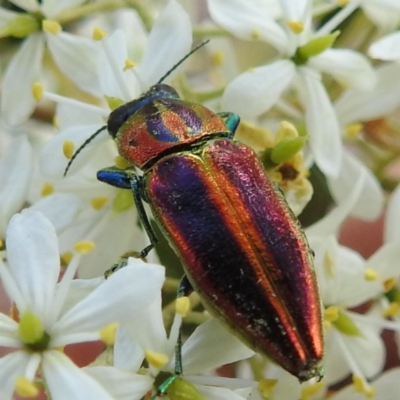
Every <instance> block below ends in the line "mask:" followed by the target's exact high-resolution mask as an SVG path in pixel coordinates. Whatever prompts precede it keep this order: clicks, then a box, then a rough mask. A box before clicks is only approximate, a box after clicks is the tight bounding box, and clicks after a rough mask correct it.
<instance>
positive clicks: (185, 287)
mask: <svg viewBox="0 0 400 400" xmlns="http://www.w3.org/2000/svg"><path fill="white" fill-rule="evenodd" d="M192 292H193V287H192V285H191V284H190V282H189V280H188V279H187V277H186V275H183V277H182V279H181V282H180V284H179V288H178V294H177V296H176V297H177V298H178V299H179V298H180V297H185V296H189V295H190V293H192ZM182 372H183V368H182V327H180V328H179V333H178V340H177V341H176V345H175V373H174V375H172V376H170V377H169V378H168V379H167V380H165V381H164V382H163V383H162V384H161V385H160V386H159V388H158V389H157V393H156V394H155V395H153V396H151V397H150V399H149V400H155V399H156V397H157V396H163V395H165V394H166V393H167V390H168V388H169V387H170V385H171V383H172V382H173V381H174V380H175V379H176V378H177V377H178V376H179V375H182Z"/></svg>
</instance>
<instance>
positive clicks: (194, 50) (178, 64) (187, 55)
mask: <svg viewBox="0 0 400 400" xmlns="http://www.w3.org/2000/svg"><path fill="white" fill-rule="evenodd" d="M209 41H210V40H206V41H205V42H202V43H200V44H199V45H198V46H196V47H195V48H194V49H193V50H192V51H190V52H189V53H187V54H186V56H185V57H183V58H181V59H180V60H179V61H178V62H177V63H176V64H175V65H174V66H173V67H172V68H171V69H170V70H169V71H168V72H167V73H166V74H165V75H164V76H163V77H161V79H160V80H159V81H158V82H157V84H159V83H162V81H163V80H164V79H165V78H167V77H168V76H169V75H170V74H171V73H172V72H173V71H175V70H176V69H177V68H178V67H179V66H180V65H181V64H182V63H183V62H184V61H185V60H186V59H187V58H189V57H190V56H191V55H192V54H193V53H195V52H196V51H197V50H199V49H200V48H202V47H203V46H205V45H206V44H207V43H208V42H209Z"/></svg>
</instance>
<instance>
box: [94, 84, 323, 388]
mask: <svg viewBox="0 0 400 400" xmlns="http://www.w3.org/2000/svg"><path fill="white" fill-rule="evenodd" d="M238 123H239V117H238V116H237V115H235V114H230V113H223V114H215V113H213V112H212V111H210V110H208V109H207V108H205V107H203V106H202V105H200V104H196V103H191V102H188V101H183V100H181V99H180V98H179V96H178V94H177V93H176V92H175V90H174V89H173V88H171V87H170V86H167V85H165V84H157V85H155V86H153V87H152V88H151V89H150V90H149V91H148V92H146V93H145V94H143V95H142V96H141V97H140V98H139V99H137V100H134V101H132V102H130V103H127V104H125V105H123V106H121V107H119V108H117V109H116V110H114V111H113V112H112V113H111V115H110V117H109V120H108V130H109V132H110V134H111V135H112V136H113V138H114V139H115V140H116V143H117V146H118V150H119V153H120V154H121V155H122V156H123V157H124V158H125V159H126V160H128V161H129V162H130V163H131V164H132V168H128V169H126V170H119V169H117V168H114V167H113V168H108V169H104V170H101V171H100V172H99V173H98V179H100V180H101V181H105V182H107V183H109V184H111V185H114V186H117V187H120V188H129V189H132V191H133V196H134V199H135V204H136V206H137V209H138V211H139V216H140V218H141V221H142V223H143V225H144V227H145V228H146V230H147V232H148V233H149V237H150V240H151V242H152V244H151V245H150V246H148V247H147V248H146V249H144V250H143V252H142V255H146V254H147V253H148V251H149V250H150V249H151V248H152V247H153V245H154V243H155V242H156V240H157V239H156V237H155V235H154V233H153V232H152V230H151V226H150V224H149V221H148V219H147V217H146V214H145V211H144V208H143V201H145V202H147V203H149V205H150V208H151V210H152V213H153V216H154V218H155V219H156V221H157V222H158V224H159V225H160V227H161V229H162V230H163V231H164V232H165V234H166V236H167V237H168V238H169V240H170V242H171V245H172V246H173V247H174V248H175V250H176V252H177V253H178V255H179V256H180V258H181V260H182V261H183V264H184V267H185V272H186V276H187V279H188V280H189V282H190V284H191V286H192V287H193V288H194V289H195V290H196V291H197V292H198V293H199V295H200V296H201V298H202V300H203V303H204V305H205V307H206V308H207V309H208V310H209V311H210V312H211V314H212V315H214V316H216V317H217V318H218V319H219V320H220V321H222V322H223V323H224V324H225V325H226V326H227V327H228V328H230V329H231V330H232V331H233V332H234V333H235V334H236V335H237V336H238V337H239V338H241V339H242V340H243V342H244V343H246V344H247V345H249V346H250V347H251V348H253V349H254V350H256V351H258V352H260V353H262V354H264V355H266V356H268V357H269V358H270V359H271V360H273V361H274V362H276V363H277V364H279V365H280V366H282V367H283V368H284V369H286V370H287V371H289V372H290V373H292V374H293V375H295V376H297V377H298V378H299V380H300V381H306V380H308V379H310V378H312V377H314V376H318V377H321V376H322V372H321V371H322V370H321V367H320V362H321V359H322V356H323V336H322V328H321V325H322V324H321V310H320V300H319V295H318V288H317V284H316V280H315V275H314V270H313V257H312V252H311V250H310V248H309V246H308V243H307V240H306V238H305V236H304V233H303V231H302V229H301V227H300V225H299V222H298V221H297V219H296V218H295V216H294V215H293V213H292V212H291V210H290V209H289V207H288V205H287V204H286V202H285V200H284V198H283V195H282V194H281V193H280V191H279V190H276V188H275V187H274V185H273V184H272V183H271V181H270V180H269V179H268V177H267V176H266V174H265V172H264V170H263V167H262V165H261V163H260V161H259V160H258V158H257V156H256V155H255V153H254V152H253V151H252V150H251V149H250V148H248V147H247V146H245V145H243V144H241V143H239V142H237V141H235V140H234V139H233V136H234V132H235V129H236V127H237V125H238ZM134 166H136V167H139V168H140V169H142V170H143V172H144V174H143V176H138V175H136V174H135V170H134Z"/></svg>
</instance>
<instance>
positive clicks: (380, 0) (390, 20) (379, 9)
mask: <svg viewBox="0 0 400 400" xmlns="http://www.w3.org/2000/svg"><path fill="white" fill-rule="evenodd" d="M374 3H375V4H374ZM399 5H400V3H399V2H398V1H397V0H368V2H363V4H362V5H361V7H362V10H363V11H364V13H365V14H366V15H367V17H368V18H369V19H370V20H371V21H372V22H373V23H374V24H375V25H377V26H378V29H379V32H380V33H383V32H387V33H388V32H393V31H395V30H396V29H397V27H398V26H399V24H400V11H399Z"/></svg>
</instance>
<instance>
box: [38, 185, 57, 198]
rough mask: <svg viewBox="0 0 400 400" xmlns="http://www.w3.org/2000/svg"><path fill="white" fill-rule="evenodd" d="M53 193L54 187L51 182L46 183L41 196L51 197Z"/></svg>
mask: <svg viewBox="0 0 400 400" xmlns="http://www.w3.org/2000/svg"><path fill="white" fill-rule="evenodd" d="M53 192H54V186H53V185H52V184H51V183H50V182H46V183H45V184H44V185H43V188H42V191H41V195H42V196H43V197H45V196H49V195H51V194H52V193H53Z"/></svg>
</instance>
